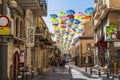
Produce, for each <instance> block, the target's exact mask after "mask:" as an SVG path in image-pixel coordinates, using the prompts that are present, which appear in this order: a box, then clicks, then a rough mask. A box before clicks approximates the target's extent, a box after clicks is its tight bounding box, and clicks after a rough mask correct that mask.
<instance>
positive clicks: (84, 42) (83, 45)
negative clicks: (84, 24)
mask: <svg viewBox="0 0 120 80" xmlns="http://www.w3.org/2000/svg"><path fill="white" fill-rule="evenodd" d="M80 43H81V44H82V54H85V53H87V44H88V43H90V44H91V45H92V44H93V43H94V40H92V39H91V40H89V39H86V40H85V39H84V40H80Z"/></svg>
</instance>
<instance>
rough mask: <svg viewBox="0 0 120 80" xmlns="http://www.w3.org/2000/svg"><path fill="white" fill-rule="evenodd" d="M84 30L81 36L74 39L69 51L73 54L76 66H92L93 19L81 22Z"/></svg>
mask: <svg viewBox="0 0 120 80" xmlns="http://www.w3.org/2000/svg"><path fill="white" fill-rule="evenodd" d="M83 25H84V28H85V32H84V33H83V36H81V37H77V38H76V39H75V40H74V43H73V46H74V47H73V48H72V49H71V53H72V54H74V56H75V64H76V65H77V66H93V64H94V57H93V56H94V50H93V48H94V37H93V21H90V22H88V23H85V24H83Z"/></svg>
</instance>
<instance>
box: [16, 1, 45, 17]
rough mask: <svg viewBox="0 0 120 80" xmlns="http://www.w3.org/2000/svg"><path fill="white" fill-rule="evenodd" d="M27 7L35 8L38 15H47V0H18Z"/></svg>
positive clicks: (34, 10)
mask: <svg viewBox="0 0 120 80" xmlns="http://www.w3.org/2000/svg"><path fill="white" fill-rule="evenodd" d="M17 1H18V3H19V4H20V5H21V6H22V7H23V8H25V9H31V10H33V12H34V14H35V15H36V16H47V3H46V0H17Z"/></svg>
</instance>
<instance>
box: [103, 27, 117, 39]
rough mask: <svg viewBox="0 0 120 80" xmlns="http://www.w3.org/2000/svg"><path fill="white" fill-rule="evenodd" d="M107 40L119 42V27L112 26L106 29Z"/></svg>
mask: <svg viewBox="0 0 120 80" xmlns="http://www.w3.org/2000/svg"><path fill="white" fill-rule="evenodd" d="M105 40H106V41H114V40H117V26H114V25H110V26H106V28H105Z"/></svg>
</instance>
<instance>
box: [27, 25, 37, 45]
mask: <svg viewBox="0 0 120 80" xmlns="http://www.w3.org/2000/svg"><path fill="white" fill-rule="evenodd" d="M34 35H35V28H34V27H28V28H27V38H26V39H27V40H26V45H27V47H34V41H35V36H34Z"/></svg>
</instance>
